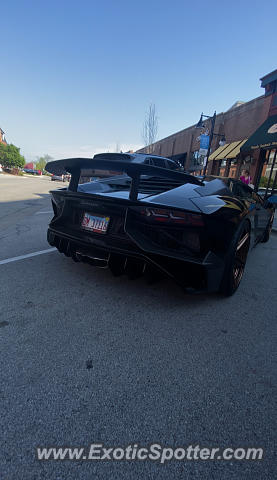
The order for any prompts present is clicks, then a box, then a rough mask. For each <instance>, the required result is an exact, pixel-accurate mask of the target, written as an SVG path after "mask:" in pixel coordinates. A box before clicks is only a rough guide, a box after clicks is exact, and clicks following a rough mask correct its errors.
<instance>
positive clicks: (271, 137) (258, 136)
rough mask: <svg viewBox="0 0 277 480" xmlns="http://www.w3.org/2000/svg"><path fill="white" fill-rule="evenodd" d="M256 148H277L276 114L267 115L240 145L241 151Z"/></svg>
mask: <svg viewBox="0 0 277 480" xmlns="http://www.w3.org/2000/svg"><path fill="white" fill-rule="evenodd" d="M256 148H277V115H272V116H271V117H269V118H268V119H267V120H266V121H265V122H264V123H263V124H262V125H261V126H260V127H259V128H258V129H257V130H256V132H254V133H253V135H251V137H249V139H248V140H247V142H245V144H244V145H243V146H242V148H241V151H242V152H245V151H249V150H255V149H256Z"/></svg>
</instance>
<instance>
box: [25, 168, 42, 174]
mask: <svg viewBox="0 0 277 480" xmlns="http://www.w3.org/2000/svg"><path fill="white" fill-rule="evenodd" d="M23 172H25V173H29V174H31V175H41V173H40V171H39V170H35V169H33V168H23Z"/></svg>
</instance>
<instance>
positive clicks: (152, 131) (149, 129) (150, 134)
mask: <svg viewBox="0 0 277 480" xmlns="http://www.w3.org/2000/svg"><path fill="white" fill-rule="evenodd" d="M157 133H158V117H157V114H156V105H155V104H154V103H150V105H149V109H148V111H147V112H146V115H145V120H144V123H143V127H142V138H143V141H144V145H145V146H146V147H147V153H152V152H153V150H154V146H153V143H154V142H155V140H156V137H157Z"/></svg>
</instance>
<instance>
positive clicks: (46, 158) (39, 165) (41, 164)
mask: <svg viewBox="0 0 277 480" xmlns="http://www.w3.org/2000/svg"><path fill="white" fill-rule="evenodd" d="M50 160H52V157H50V155H47V154H45V155H43V156H42V157H38V160H37V161H36V170H41V171H43V170H44V169H45V165H46V163H47V162H50Z"/></svg>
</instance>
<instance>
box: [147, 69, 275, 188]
mask: <svg viewBox="0 0 277 480" xmlns="http://www.w3.org/2000/svg"><path fill="white" fill-rule="evenodd" d="M275 74H276V75H275ZM275 76H276V78H277V70H276V71H275V72H272V73H271V74H268V75H266V76H265V77H263V78H262V79H261V81H262V85H261V86H262V87H263V88H265V89H266V92H265V95H262V96H260V97H257V98H254V99H253V100H250V101H249V102H236V103H235V104H234V105H233V106H232V107H231V108H230V109H229V110H227V111H226V112H222V113H219V114H217V115H216V117H215V124H214V136H213V139H212V143H211V150H210V155H209V161H208V165H207V173H209V174H213V175H221V176H232V177H239V175H240V173H241V170H242V168H247V169H248V170H249V171H250V175H251V177H252V179H253V181H254V182H255V180H256V179H257V177H258V175H261V171H260V163H261V150H260V149H259V148H256V149H253V148H249V149H248V150H245V149H244V150H243V146H244V145H247V141H248V139H249V138H250V137H251V136H252V135H253V133H254V132H255V131H257V129H258V128H259V127H260V126H261V125H262V124H263V123H264V122H265V121H266V120H267V119H268V117H269V115H270V112H271V110H272V101H273V100H272V96H273V95H274V92H273V91H272V89H268V90H267V85H268V84H269V83H270V81H272V78H273V79H274V78H275ZM197 126H198V125H197V124H195V125H192V126H190V127H188V128H185V129H184V130H181V131H179V132H177V133H174V134H173V135H170V136H168V137H166V138H163V139H161V140H159V141H157V142H155V143H154V144H153V145H152V146H151V153H153V154H156V155H162V156H167V157H173V158H176V159H178V160H179V161H181V163H182V164H183V165H184V168H185V170H186V171H190V172H191V173H193V174H200V173H203V168H204V165H205V157H204V156H201V155H200V153H201V150H200V135H201V134H205V133H206V134H210V131H211V118H209V119H206V120H204V121H203V122H202V129H199V128H197ZM222 140H224V145H222V146H220V141H222ZM221 143H223V142H221ZM241 149H242V150H241ZM147 151H149V149H148V147H145V148H142V149H140V150H138V152H147ZM265 171H266V167H265V166H264V167H263V173H264V172H265Z"/></svg>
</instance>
